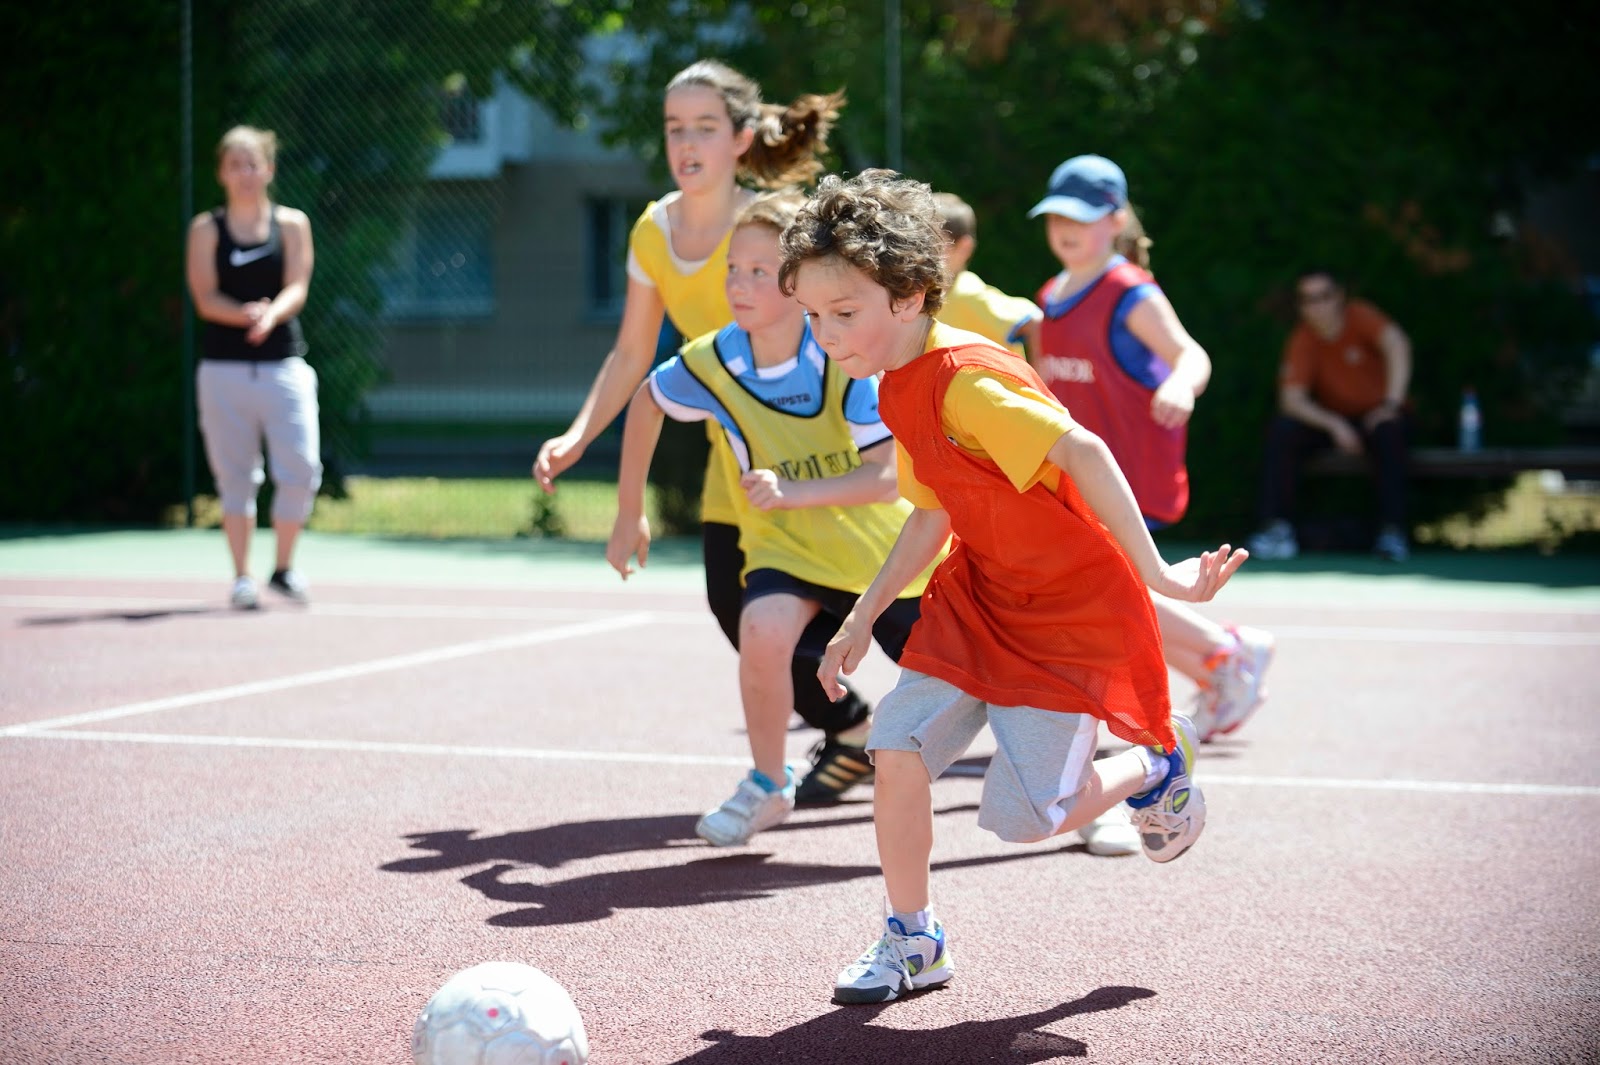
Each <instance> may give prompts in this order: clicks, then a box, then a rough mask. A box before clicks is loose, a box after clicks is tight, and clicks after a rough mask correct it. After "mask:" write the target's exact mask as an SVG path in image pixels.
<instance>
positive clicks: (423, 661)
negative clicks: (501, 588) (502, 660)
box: [0, 613, 656, 737]
mask: <svg viewBox="0 0 1600 1065" xmlns="http://www.w3.org/2000/svg"><path fill="white" fill-rule="evenodd" d="M654 620H656V616H655V615H653V614H648V613H633V614H621V615H618V616H616V617H612V618H606V619H602V620H599V621H585V622H581V623H579V624H575V625H563V626H560V627H558V628H554V629H540V630H537V631H535V632H519V633H517V634H516V635H513V636H497V637H494V638H492V639H487V640H471V641H468V642H467V643H457V644H451V645H449V646H447V647H435V648H433V649H432V650H428V651H417V652H414V653H412V654H406V655H393V656H391V657H389V658H375V659H372V660H370V661H367V662H356V663H353V664H351V665H348V666H335V667H333V668H332V669H317V670H312V671H311V672H309V673H294V674H291V675H289V676H287V677H275V678H274V679H272V680H260V681H252V682H251V683H248V684H230V685H228V686H227V687H223V688H210V689H207V690H206V691H198V692H190V693H189V694H187V695H174V696H169V697H167V698H165V699H151V700H149V701H147V702H141V703H127V704H124V705H122V706H113V707H109V708H107V709H105V710H91V711H89V712H88V713H83V714H70V715H68V716H66V717H56V718H49V719H46V720H43V721H25V722H23V723H21V724H18V725H10V726H7V727H5V728H0V737H4V736H12V735H19V734H22V733H26V732H32V731H36V730H39V729H54V728H70V727H72V726H73V725H92V724H95V723H97V722H100V721H113V720H116V719H117V718H124V717H135V716H137V715H139V714H155V713H159V712H161V711H163V710H177V709H179V708H181V707H185V706H199V705H202V704H206V703H217V702H222V701H223V700H226V699H241V698H244V697H245V696H248V695H262V694H265V693H267V692H277V691H287V690H289V689H291V688H303V687H306V686H307V685H311V684H326V683H328V682H329V681H335V680H348V679H350V678H352V677H366V676H370V675H372V674H374V673H386V672H388V671H390V670H395V669H409V668H411V667H412V666H423V665H429V664H431V663H434V662H448V661H450V660H451V659H455V658H467V657H469V656H471V655H481V654H488V653H490V652H493V651H508V650H511V649H513V648H517V647H529V646H532V645H534V644H540V643H550V642H552V641H555V640H570V639H573V638H574V637H578V636H594V635H598V634H600V633H603V632H615V631H616V630H618V629H627V628H633V627H634V626H636V625H643V624H645V623H647V622H650V621H654Z"/></svg>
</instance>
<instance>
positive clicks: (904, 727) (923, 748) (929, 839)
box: [779, 170, 1247, 1003]
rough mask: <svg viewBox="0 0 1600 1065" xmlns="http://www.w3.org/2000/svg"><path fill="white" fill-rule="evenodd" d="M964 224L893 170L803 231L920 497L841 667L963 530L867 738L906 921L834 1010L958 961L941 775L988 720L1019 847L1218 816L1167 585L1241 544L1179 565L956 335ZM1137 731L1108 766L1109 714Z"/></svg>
mask: <svg viewBox="0 0 1600 1065" xmlns="http://www.w3.org/2000/svg"><path fill="white" fill-rule="evenodd" d="M943 244H944V237H943V234H942V232H941V230H940V225H939V218H938V214H937V211H936V209H935V206H934V201H933V196H932V193H931V190H929V188H928V186H926V185H924V184H922V183H920V182H916V181H912V180H908V179H905V178H902V177H900V176H899V175H897V174H895V173H893V172H892V171H885V170H868V171H866V172H864V173H862V174H860V175H858V176H856V177H854V178H852V179H850V180H848V181H844V180H841V179H839V178H837V177H832V176H830V177H827V178H824V179H823V181H822V183H821V184H820V185H819V187H818V190H817V193H816V195H815V196H814V197H813V198H812V199H811V201H810V202H809V203H808V204H807V205H806V207H805V208H804V209H803V210H802V211H801V212H800V214H799V216H798V217H797V218H796V220H795V222H794V223H793V224H792V225H791V226H789V228H788V229H786V230H785V231H784V235H783V244H782V249H783V257H782V265H781V267H780V271H779V280H780V283H781V284H782V285H783V287H784V289H785V291H789V292H793V294H794V296H795V299H796V301H797V302H798V303H799V304H800V305H801V306H802V307H803V308H804V309H805V311H806V313H807V315H808V316H809V318H810V320H811V329H812V334H813V336H814V337H815V338H816V340H817V341H818V343H820V344H821V345H822V348H823V350H824V351H825V352H826V353H827V356H828V358H830V359H832V360H833V361H834V362H836V363H837V364H838V365H839V366H840V367H842V368H843V369H844V371H845V372H846V373H848V374H850V376H852V377H855V378H867V377H871V376H873V375H876V374H882V375H883V377H882V381H881V384H880V386H879V401H880V411H881V414H882V417H883V420H884V424H885V425H887V426H888V427H889V430H890V432H891V433H892V434H893V435H894V438H895V446H896V451H897V461H898V466H899V485H900V492H901V494H902V495H903V496H905V497H906V498H907V499H908V500H910V502H911V503H912V504H913V505H914V507H915V509H914V510H913V511H912V513H911V515H910V517H908V518H907V519H906V523H905V526H904V528H902V530H901V532H900V535H899V537H898V539H897V540H896V541H895V545H894V547H893V548H892V549H891V551H890V552H889V555H888V558H887V559H886V560H885V561H884V564H883V567H882V569H881V570H880V571H879V572H878V576H877V577H876V578H875V579H874V580H873V582H872V584H871V586H870V587H868V589H867V590H866V592H865V593H863V594H862V595H861V597H860V598H859V600H858V601H857V602H856V605H855V607H854V609H852V610H851V612H850V614H849V615H848V616H847V617H846V619H845V622H844V625H843V626H842V627H841V628H840V630H839V633H838V635H837V636H835V637H834V638H833V640H832V642H831V643H830V644H829V645H828V651H827V654H826V656H825V657H824V659H823V664H822V668H821V670H820V671H819V673H818V677H819V678H820V679H821V680H822V683H823V686H824V687H825V688H827V689H828V690H829V691H830V693H833V694H839V693H842V689H841V688H840V687H839V686H838V681H837V676H838V672H839V671H840V670H842V671H843V672H845V673H849V672H851V671H852V670H854V669H855V667H856V666H857V665H858V664H859V663H860V662H861V659H862V656H863V655H864V654H865V653H866V651H867V649H868V646H869V641H870V640H871V633H872V623H873V621H874V619H875V618H876V617H877V616H878V613H879V612H880V611H882V610H884V609H886V608H887V607H888V606H889V604H891V603H892V602H893V601H894V599H895V597H896V595H897V594H898V593H899V592H900V590H901V589H903V588H904V587H905V586H906V584H907V583H908V582H910V581H911V580H913V579H914V578H915V577H916V576H917V575H918V574H919V573H920V572H921V571H922V570H923V568H924V567H925V566H926V565H927V564H928V563H929V562H930V561H931V560H933V559H934V558H935V557H936V555H937V554H938V552H939V551H940V550H941V549H942V548H943V546H944V544H945V541H946V538H947V537H949V536H950V534H951V533H954V534H955V544H956V546H955V547H954V549H953V550H951V552H950V554H949V556H948V557H947V558H946V559H945V560H944V561H943V562H942V563H940V565H939V566H938V568H937V569H936V570H935V571H934V575H933V578H932V579H931V580H930V581H929V582H928V587H927V591H926V592H925V593H924V594H923V599H922V611H921V620H920V621H919V622H918V624H917V627H916V628H915V629H914V630H913V632H912V634H911V638H910V640H909V641H908V643H907V644H906V647H905V650H904V653H903V654H902V656H901V660H900V661H901V667H902V673H901V677H900V681H899V684H898V685H897V686H896V687H895V689H894V690H893V691H892V692H890V693H889V694H888V695H887V696H885V697H884V699H883V700H882V701H881V702H880V703H879V705H878V709H877V712H876V715H875V717H874V723H873V726H872V732H871V736H870V737H869V739H868V743H867V747H868V750H869V751H870V753H871V755H872V757H873V761H874V764H875V767H876V772H877V795H876V799H875V805H874V822H875V824H876V828H877V839H878V857H879V861H880V864H881V866H882V868H883V874H884V885H885V889H886V892H887V895H888V900H889V906H890V910H891V912H890V914H889V916H888V918H887V928H886V930H885V932H884V934H883V935H882V937H881V938H879V939H878V941H877V942H876V943H874V944H873V945H872V946H871V947H869V948H868V949H867V951H866V952H865V953H863V954H862V955H861V956H860V957H859V958H858V959H857V960H856V961H855V962H854V963H853V964H851V965H849V966H848V967H846V968H845V969H844V971H843V972H841V973H840V974H839V976H838V978H837V980H836V981H835V984H834V1001H836V1002H840V1003H867V1002H887V1001H890V1000H892V999H895V998H898V997H900V996H901V995H902V994H904V993H906V992H910V991H916V990H921V989H926V988H930V987H936V986H939V985H941V984H943V983H945V982H946V981H948V980H949V979H950V978H951V976H952V975H953V974H954V963H953V960H952V957H951V954H950V951H949V949H948V946H947V944H946V941H945V930H944V927H943V925H942V924H940V922H939V921H938V919H937V918H936V917H935V916H934V913H933V911H932V909H931V907H930V900H929V890H928V889H929V885H928V881H929V856H930V853H931V851H932V847H933V809H932V791H931V782H932V781H933V780H934V779H935V778H936V777H938V776H939V775H940V774H941V773H943V772H944V770H945V769H946V768H948V767H949V766H950V764H951V763H952V762H954V761H955V760H956V759H957V758H959V757H960V756H961V755H962V753H964V752H965V750H966V748H967V746H968V745H969V744H970V743H971V742H972V741H973V739H974V738H975V737H976V736H977V734H978V732H979V730H980V729H981V728H982V727H983V726H984V725H985V724H986V723H987V724H988V725H989V727H990V729H991V730H992V731H993V733H994V736H995V742H996V748H997V749H996V752H995V755H994V758H993V761H992V762H991V765H990V768H989V771H988V773H987V775H986V776H985V779H984V785H983V797H982V800H981V802H980V806H979V812H978V824H979V825H980V826H981V827H983V828H985V829H988V830H989V831H991V832H994V833H995V834H996V835H998V836H999V837H1000V838H1002V839H1005V840H1008V841H1012V842H1019V843H1021V842H1037V841H1041V840H1045V839H1049V838H1051V837H1052V836H1056V835H1060V834H1061V833H1064V832H1070V831H1073V830H1075V829H1077V828H1079V827H1081V826H1082V825H1084V824H1087V823H1088V822H1089V821H1091V820H1093V819H1094V818H1095V817H1096V816H1097V815H1099V814H1100V813H1102V812H1103V811H1105V810H1107V809H1109V808H1110V807H1111V806H1113V805H1114V804H1116V803H1119V802H1122V801H1124V800H1126V801H1127V802H1128V805H1129V806H1130V807H1131V808H1132V809H1133V816H1134V821H1135V824H1136V825H1137V826H1138V828H1139V831H1140V835H1141V839H1142V841H1143V845H1144V849H1145V853H1146V855H1147V856H1148V857H1150V858H1151V859H1153V860H1155V861H1158V862H1167V861H1171V860H1172V859H1174V858H1176V857H1178V856H1179V855H1181V854H1183V853H1184V852H1185V851H1186V850H1188V848H1189V847H1190V846H1191V845H1192V844H1193V843H1194V841H1195V840H1196V839H1197V838H1198V837H1199V835H1200V832H1201V829H1202V828H1203V827H1204V825H1205V799H1204V796H1203V795H1202V794H1201V792H1200V789H1199V788H1198V787H1197V786H1196V785H1195V783H1194V780H1193V773H1194V752H1195V748H1196V746H1197V744H1198V737H1197V736H1196V735H1195V730H1194V726H1193V724H1192V723H1191V722H1190V721H1188V719H1186V718H1183V717H1174V716H1173V715H1172V712H1171V705H1170V702H1169V699H1168V695H1167V674H1166V666H1165V664H1164V662H1163V661H1162V656H1161V639H1160V635H1159V633H1158V630H1157V628H1156V620H1155V616H1154V612H1153V610H1152V608H1151V605H1150V595H1149V593H1148V591H1147V590H1146V586H1148V587H1149V588H1151V589H1154V590H1156V591H1158V592H1160V593H1161V594H1163V595H1167V596H1171V597H1173V598H1176V599H1184V600H1189V601H1195V602H1200V601H1204V600H1207V599H1210V598H1211V597H1212V596H1213V595H1215V594H1216V592H1217V590H1218V589H1219V588H1221V587H1222V585H1223V584H1224V583H1225V582H1226V581H1227V580H1228V578H1229V577H1231V576H1232V575H1233V573H1234V571H1235V570H1237V569H1238V567H1239V566H1240V564H1242V563H1243V562H1244V560H1245V558H1246V557H1247V555H1246V553H1245V552H1243V551H1239V552H1234V551H1231V550H1230V548H1229V547H1228V546H1227V545H1223V546H1222V548H1220V549H1219V550H1217V551H1210V552H1205V553H1204V554H1202V555H1201V556H1200V557H1198V558H1194V559H1189V560H1188V561H1186V562H1184V563H1180V564H1178V565H1175V566H1169V565H1167V564H1166V563H1165V562H1163V561H1162V559H1161V556H1160V553H1159V552H1158V551H1157V549H1156V546H1155V544H1154V542H1153V541H1152V540H1151V539H1150V534H1149V532H1148V531H1147V530H1146V528H1145V524H1144V520H1143V518H1142V517H1141V516H1140V514H1139V508H1138V506H1137V505H1136V504H1135V502H1134V499H1133V494H1132V493H1131V492H1130V490H1129V488H1128V484H1127V481H1126V480H1125V479H1124V478H1123V476H1122V473H1121V471H1120V470H1118V468H1117V466H1116V463H1115V462H1114V461H1112V459H1111V455H1110V453H1109V451H1107V449H1106V447H1105V445H1104V444H1103V443H1102V442H1101V441H1100V440H1099V439H1098V438H1097V437H1095V436H1094V435H1093V434H1092V433H1089V432H1087V431H1084V430H1082V429H1080V428H1079V427H1078V426H1077V425H1076V424H1075V423H1074V422H1073V420H1072V417H1071V415H1070V414H1068V412H1067V411H1066V410H1065V408H1063V407H1062V406H1061V404H1060V403H1058V402H1057V401H1056V400H1055V399H1054V397H1052V396H1051V394H1050V391H1049V389H1048V388H1047V387H1046V386H1045V384H1044V382H1043V381H1041V380H1040V379H1039V376H1038V374H1037V373H1035V372H1034V370H1033V369H1032V368H1031V367H1029V366H1027V365H1026V364H1025V363H1023V362H1022V361H1021V360H1019V359H1017V358H1016V357H1015V356H1014V355H1012V354H1010V353H1009V352H1007V351H1006V350H1005V349H1003V348H1001V347H999V346H997V345H995V344H994V343H993V342H991V341H988V340H985V339H984V338H982V337H980V336H978V335H976V334H973V333H964V332H962V331H960V330H955V329H951V328H950V327H948V326H944V325H941V324H940V323H939V322H938V321H937V320H936V318H935V316H936V315H937V314H938V312H939V308H940V305H941V303H942V301H943V298H944V266H943ZM1101 721H1104V722H1105V723H1106V725H1107V726H1108V727H1109V728H1110V730H1111V732H1112V733H1113V734H1114V735H1116V736H1118V737H1120V738H1122V739H1124V740H1126V741H1128V742H1129V743H1131V744H1134V745H1135V746H1133V747H1132V748H1130V749H1129V750H1127V751H1125V752H1124V753H1122V754H1119V755H1116V756H1113V757H1111V758H1105V759H1101V760H1099V761H1095V760H1094V752H1095V746H1096V742H1095V741H1096V737H1097V733H1098V726H1099V722H1101Z"/></svg>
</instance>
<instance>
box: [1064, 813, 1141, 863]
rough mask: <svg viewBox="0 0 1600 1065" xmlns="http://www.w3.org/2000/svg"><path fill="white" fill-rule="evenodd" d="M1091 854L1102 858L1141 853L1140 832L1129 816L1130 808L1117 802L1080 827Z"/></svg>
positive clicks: (1081, 834) (1080, 832) (1079, 831)
mask: <svg viewBox="0 0 1600 1065" xmlns="http://www.w3.org/2000/svg"><path fill="white" fill-rule="evenodd" d="M1078 835H1080V836H1082V837H1083V842H1084V845H1085V846H1086V847H1088V848H1089V853H1090V854H1098V855H1100V856H1101V857H1102V858H1123V857H1126V856H1128V855H1130V854H1138V853H1139V833H1138V831H1137V830H1136V829H1135V828H1134V827H1133V821H1132V819H1131V818H1129V816H1128V808H1127V807H1126V806H1124V805H1122V803H1120V802H1119V803H1117V805H1115V806H1113V807H1112V808H1111V809H1109V810H1107V811H1106V812H1105V813H1103V814H1101V815H1100V816H1099V817H1097V818H1095V819H1094V820H1093V821H1090V822H1089V823H1088V824H1086V825H1084V826H1083V827H1082V828H1080V829H1078Z"/></svg>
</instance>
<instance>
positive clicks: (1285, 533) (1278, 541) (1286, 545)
mask: <svg viewBox="0 0 1600 1065" xmlns="http://www.w3.org/2000/svg"><path fill="white" fill-rule="evenodd" d="M1245 547H1246V548H1248V549H1249V551H1250V554H1251V556H1252V557H1253V558H1259V559H1261V560H1262V561H1263V562H1281V561H1283V560H1284V559H1290V558H1294V557H1295V556H1296V555H1298V554H1299V553H1300V541H1298V540H1296V539H1295V536H1294V526H1292V525H1290V524H1289V523H1288V522H1286V521H1283V520H1281V519H1280V520H1278V521H1275V522H1272V523H1271V524H1269V525H1268V526H1267V527H1266V528H1264V529H1262V530H1261V531H1260V532H1258V533H1256V534H1255V535H1254V536H1252V537H1250V541H1249V543H1247V544H1245Z"/></svg>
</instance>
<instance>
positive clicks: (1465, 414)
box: [1456, 388, 1483, 451]
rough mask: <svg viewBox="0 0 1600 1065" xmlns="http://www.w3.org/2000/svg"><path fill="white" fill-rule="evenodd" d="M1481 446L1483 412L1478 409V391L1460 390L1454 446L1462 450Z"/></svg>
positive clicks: (1471, 449) (1475, 448) (1472, 449)
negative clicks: (1459, 411) (1458, 420)
mask: <svg viewBox="0 0 1600 1065" xmlns="http://www.w3.org/2000/svg"><path fill="white" fill-rule="evenodd" d="M1482 446H1483V413H1482V412H1481V411H1480V410H1478V393H1477V392H1475V391H1473V390H1472V389H1470V388H1464V389H1462V390H1461V427H1460V435H1459V436H1458V437H1457V438H1456V447H1457V448H1458V449H1460V450H1462V451H1477V450H1478V449H1479V448H1480V447H1482Z"/></svg>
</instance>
